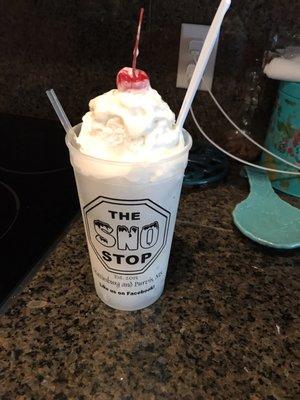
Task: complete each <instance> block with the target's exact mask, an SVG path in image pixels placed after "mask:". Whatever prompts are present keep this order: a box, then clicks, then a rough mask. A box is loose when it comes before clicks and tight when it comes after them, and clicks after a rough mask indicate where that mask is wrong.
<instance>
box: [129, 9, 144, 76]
mask: <svg viewBox="0 0 300 400" xmlns="http://www.w3.org/2000/svg"><path fill="white" fill-rule="evenodd" d="M143 16H144V9H143V8H141V10H140V16H139V23H138V28H137V32H136V37H135V45H134V49H133V58H132V73H133V76H135V69H136V59H137V56H138V55H139V43H140V35H141V26H142V22H143Z"/></svg>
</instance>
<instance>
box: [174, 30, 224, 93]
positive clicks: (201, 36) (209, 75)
mask: <svg viewBox="0 0 300 400" xmlns="http://www.w3.org/2000/svg"><path fill="white" fill-rule="evenodd" d="M208 30H209V26H207V25H195V24H182V25H181V36H180V49H179V59H178V69H177V82H176V87H178V88H187V87H188V84H189V81H188V76H191V74H192V73H193V69H194V65H195V64H196V61H195V58H196V60H197V58H198V57H197V56H198V54H199V53H200V51H201V49H202V46H203V43H204V40H205V38H206V35H207V32H208ZM217 48H218V39H217V41H216V44H215V46H214V48H213V51H212V53H211V56H210V58H209V61H208V64H207V66H206V69H205V72H204V75H203V79H205V83H206V86H207V87H208V89H210V90H211V87H212V82H213V77H214V69H215V61H216V55H217ZM199 89H200V90H207V89H206V87H205V86H204V85H203V83H201V84H200V86H199Z"/></svg>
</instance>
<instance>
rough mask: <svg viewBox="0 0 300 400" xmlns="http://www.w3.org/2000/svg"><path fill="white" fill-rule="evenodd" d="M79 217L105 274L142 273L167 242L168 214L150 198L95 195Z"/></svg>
mask: <svg viewBox="0 0 300 400" xmlns="http://www.w3.org/2000/svg"><path fill="white" fill-rule="evenodd" d="M83 215H84V218H85V225H86V230H87V238H88V241H89V244H90V246H91V247H92V249H93V251H94V252H95V254H96V256H97V257H98V259H99V260H100V262H101V264H102V265H103V267H104V268H105V269H106V270H107V271H109V272H114V273H118V274H125V275H128V274H130V275H132V274H142V273H143V272H145V271H146V270H147V269H148V268H149V267H150V266H151V265H152V264H153V262H154V261H155V260H156V259H157V258H158V257H159V255H160V254H161V252H162V251H163V249H164V247H165V245H166V243H167V239H168V231H169V223H170V212H169V211H167V210H166V209H164V208H163V207H161V206H160V205H158V204H156V203H155V202H153V201H152V200H150V199H141V200H119V199H111V198H108V197H103V196H99V197H97V198H96V199H94V200H93V201H92V202H90V203H89V204H87V205H86V206H85V207H84V208H83Z"/></svg>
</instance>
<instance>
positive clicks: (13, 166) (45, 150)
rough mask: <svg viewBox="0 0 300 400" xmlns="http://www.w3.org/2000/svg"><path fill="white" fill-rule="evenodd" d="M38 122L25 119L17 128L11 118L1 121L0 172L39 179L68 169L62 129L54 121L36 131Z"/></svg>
mask: <svg viewBox="0 0 300 400" xmlns="http://www.w3.org/2000/svg"><path fill="white" fill-rule="evenodd" d="M39 124H40V122H39V120H36V119H34V118H24V124H20V123H19V122H17V121H16V120H15V118H14V117H9V116H8V117H6V119H5V120H3V121H1V120H0V133H1V136H2V135H3V137H4V139H5V140H3V141H2V142H1V147H0V160H1V162H0V171H3V172H6V173H7V172H8V173H14V174H22V175H39V174H50V173H55V172H60V171H64V170H67V169H69V168H70V164H69V163H68V158H69V157H68V151H67V147H66V144H65V141H64V133H63V131H62V129H60V128H58V125H57V123H56V122H54V121H49V123H48V125H47V126H45V124H43V125H41V126H40V127H39Z"/></svg>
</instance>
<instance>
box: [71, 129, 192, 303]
mask: <svg viewBox="0 0 300 400" xmlns="http://www.w3.org/2000/svg"><path fill="white" fill-rule="evenodd" d="M80 128H81V124H79V125H77V126H76V127H74V130H75V133H76V134H77V133H78V132H80ZM184 140H185V147H184V149H183V150H182V151H181V152H180V153H178V154H176V155H175V156H171V157H169V158H166V159H164V160H160V161H156V162H149V163H145V162H136V163H134V162H133V163H131V162H114V161H106V160H101V159H97V158H94V157H91V156H88V155H85V154H83V153H81V152H80V150H79V148H78V145H77V143H76V140H75V137H74V134H72V132H70V133H69V134H67V135H66V144H67V146H68V148H69V151H70V160H71V164H72V166H73V168H74V173H75V179H76V183H77V189H78V196H79V200H80V205H81V212H82V217H83V221H84V226H85V232H86V238H87V244H88V249H89V255H90V260H91V265H92V271H93V277H94V283H95V288H96V292H97V294H98V296H99V297H100V299H101V300H102V301H103V302H104V303H105V304H107V305H108V306H110V307H113V308H116V309H119V310H128V311H133V310H138V309H141V308H145V307H147V306H149V305H150V304H152V303H154V302H155V301H156V300H157V299H158V298H159V297H160V296H161V294H162V292H163V289H164V283H165V277H166V273H167V267H168V261H169V255H170V249H171V244H172V238H173V232H174V225H175V220H176V214H177V208H178V202H179V197H180V191H181V186H182V180H183V175H184V170H185V168H186V165H187V160H188V152H189V149H190V148H191V145H192V138H191V136H190V135H189V133H188V132H186V131H184Z"/></svg>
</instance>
